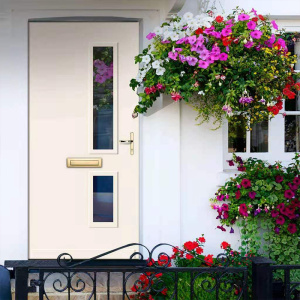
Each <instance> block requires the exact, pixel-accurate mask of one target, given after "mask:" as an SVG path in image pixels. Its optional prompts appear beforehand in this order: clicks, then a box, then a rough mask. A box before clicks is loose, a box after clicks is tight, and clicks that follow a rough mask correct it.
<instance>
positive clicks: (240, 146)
mask: <svg viewBox="0 0 300 300" xmlns="http://www.w3.org/2000/svg"><path fill="white" fill-rule="evenodd" d="M228 152H229V153H232V152H246V121H245V118H243V117H238V118H234V120H232V121H231V120H229V121H228Z"/></svg>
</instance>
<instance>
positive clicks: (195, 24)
mask: <svg viewBox="0 0 300 300" xmlns="http://www.w3.org/2000/svg"><path fill="white" fill-rule="evenodd" d="M187 25H188V26H189V27H190V28H193V29H194V30H195V29H197V28H198V27H199V26H198V25H199V24H198V22H197V21H195V20H193V19H192V20H189V21H188V22H187Z"/></svg>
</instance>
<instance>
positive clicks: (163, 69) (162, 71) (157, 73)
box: [156, 67, 166, 75]
mask: <svg viewBox="0 0 300 300" xmlns="http://www.w3.org/2000/svg"><path fill="white" fill-rule="evenodd" d="M165 71H166V69H165V68H163V67H159V68H157V69H156V75H163V74H164V73H165Z"/></svg>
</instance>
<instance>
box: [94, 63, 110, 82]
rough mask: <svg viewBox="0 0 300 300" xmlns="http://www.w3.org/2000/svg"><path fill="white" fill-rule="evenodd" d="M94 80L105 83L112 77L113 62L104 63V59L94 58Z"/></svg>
mask: <svg viewBox="0 0 300 300" xmlns="http://www.w3.org/2000/svg"><path fill="white" fill-rule="evenodd" d="M93 75H94V81H95V82H98V83H100V84H102V83H105V81H106V80H109V79H111V78H112V77H113V63H111V64H110V65H108V66H107V65H106V64H105V62H104V61H101V60H99V59H95V60H94V74H93Z"/></svg>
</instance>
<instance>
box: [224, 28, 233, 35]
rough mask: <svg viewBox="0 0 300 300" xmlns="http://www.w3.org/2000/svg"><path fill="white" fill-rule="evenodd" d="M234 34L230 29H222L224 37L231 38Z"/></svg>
mask: <svg viewBox="0 0 300 300" xmlns="http://www.w3.org/2000/svg"><path fill="white" fill-rule="evenodd" d="M231 33H232V30H231V28H230V27H225V28H223V29H222V35H223V36H229V35H230V34H231Z"/></svg>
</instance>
